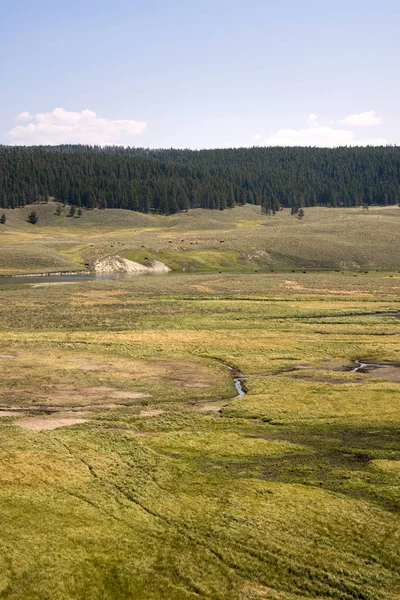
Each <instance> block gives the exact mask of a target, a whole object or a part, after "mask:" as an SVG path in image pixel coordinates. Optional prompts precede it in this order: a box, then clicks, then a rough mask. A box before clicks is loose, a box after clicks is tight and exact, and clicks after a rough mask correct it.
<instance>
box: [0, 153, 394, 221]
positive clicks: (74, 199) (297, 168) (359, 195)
mask: <svg viewBox="0 0 400 600" xmlns="http://www.w3.org/2000/svg"><path fill="white" fill-rule="evenodd" d="M50 198H54V199H56V200H57V201H59V202H62V203H63V204H68V205H69V206H70V211H73V214H72V213H71V214H70V215H68V216H73V217H75V216H80V214H81V213H79V211H81V210H82V208H86V209H94V208H125V209H129V210H137V211H140V212H144V213H149V212H156V213H161V214H173V213H176V212H178V211H184V210H187V209H189V208H209V209H219V210H224V209H226V208H232V207H233V206H235V205H243V204H246V203H249V204H256V205H260V206H261V208H262V211H263V212H264V213H265V214H271V213H275V212H277V211H279V210H280V209H281V208H290V209H291V213H292V214H294V215H297V217H299V218H300V219H301V218H302V216H304V211H303V212H300V211H301V210H303V209H304V207H308V206H332V207H335V206H342V207H351V206H363V207H368V206H370V205H371V204H376V205H395V204H398V203H399V201H400V148H397V147H379V148H373V147H367V148H336V149H323V148H239V149H226V150H201V151H192V150H146V149H141V148H120V147H107V148H100V147H93V146H58V147H7V146H0V208H16V207H20V206H25V205H27V204H32V203H34V202H37V201H42V202H48V201H49V199H50Z"/></svg>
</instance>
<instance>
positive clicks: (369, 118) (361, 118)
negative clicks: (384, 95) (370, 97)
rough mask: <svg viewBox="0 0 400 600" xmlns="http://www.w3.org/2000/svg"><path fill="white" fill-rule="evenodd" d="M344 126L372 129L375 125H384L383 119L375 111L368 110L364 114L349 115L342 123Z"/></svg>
mask: <svg viewBox="0 0 400 600" xmlns="http://www.w3.org/2000/svg"><path fill="white" fill-rule="evenodd" d="M340 123H341V124H342V125H347V126H349V127H371V126H373V125H382V123H383V119H382V117H378V115H377V114H376V112H375V111H374V110H368V111H366V112H363V113H358V114H357V113H356V114H354V115H349V116H348V117H345V118H344V119H342V120H341V121H340Z"/></svg>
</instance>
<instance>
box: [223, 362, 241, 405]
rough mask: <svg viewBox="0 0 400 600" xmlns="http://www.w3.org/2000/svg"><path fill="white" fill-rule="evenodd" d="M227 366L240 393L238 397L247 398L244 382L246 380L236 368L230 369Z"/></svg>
mask: <svg viewBox="0 0 400 600" xmlns="http://www.w3.org/2000/svg"><path fill="white" fill-rule="evenodd" d="M226 366H227V367H228V369H229V372H230V374H231V375H232V377H233V383H234V385H235V388H236V391H237V393H238V395H237V396H236V397H237V398H240V397H242V396H245V395H246V391H245V387H244V384H243V383H242V382H244V381H245V379H246V378H245V377H244V376H243V375H242V374H241V373H240V372H239V371H238V370H237V369H235V368H234V367H230V366H229V365H226Z"/></svg>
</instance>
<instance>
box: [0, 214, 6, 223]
mask: <svg viewBox="0 0 400 600" xmlns="http://www.w3.org/2000/svg"><path fill="white" fill-rule="evenodd" d="M6 221H7V217H6V215H5V214H4V213H3V214H2V215H1V217H0V224H1V225H5V224H6Z"/></svg>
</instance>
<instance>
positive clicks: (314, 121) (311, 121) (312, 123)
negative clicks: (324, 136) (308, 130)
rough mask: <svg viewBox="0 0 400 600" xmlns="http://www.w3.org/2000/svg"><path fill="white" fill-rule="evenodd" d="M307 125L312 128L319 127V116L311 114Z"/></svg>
mask: <svg viewBox="0 0 400 600" xmlns="http://www.w3.org/2000/svg"><path fill="white" fill-rule="evenodd" d="M307 124H308V125H309V126H310V127H317V125H318V116H317V115H316V114H315V113H310V114H309V115H308V117H307Z"/></svg>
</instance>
